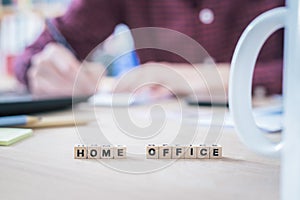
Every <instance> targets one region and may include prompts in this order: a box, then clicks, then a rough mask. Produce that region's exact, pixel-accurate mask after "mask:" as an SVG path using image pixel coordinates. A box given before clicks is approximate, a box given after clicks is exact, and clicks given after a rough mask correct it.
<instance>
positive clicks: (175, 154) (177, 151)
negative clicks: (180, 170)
mask: <svg viewBox="0 0 300 200" xmlns="http://www.w3.org/2000/svg"><path fill="white" fill-rule="evenodd" d="M184 154H185V147H184V146H181V145H175V146H173V148H172V158H175V159H176V158H184Z"/></svg>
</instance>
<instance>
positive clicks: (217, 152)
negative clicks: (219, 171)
mask: <svg viewBox="0 0 300 200" xmlns="http://www.w3.org/2000/svg"><path fill="white" fill-rule="evenodd" d="M209 148H210V150H209V158H211V159H215V158H222V147H221V146H220V145H217V144H213V145H211V146H210V147H209Z"/></svg>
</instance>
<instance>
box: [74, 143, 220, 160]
mask: <svg viewBox="0 0 300 200" xmlns="http://www.w3.org/2000/svg"><path fill="white" fill-rule="evenodd" d="M74 158H75V159H113V158H114V159H120V158H126V146H124V145H117V146H111V145H102V146H98V145H91V146H85V145H77V146H75V147H74ZM146 158H147V159H178V158H191V159H193V158H194V159H202V158H210V159H214V158H222V147H221V146H220V145H211V146H206V145H198V146H197V145H188V146H184V145H174V146H171V145H167V144H163V145H158V146H156V145H153V144H149V145H147V146H146Z"/></svg>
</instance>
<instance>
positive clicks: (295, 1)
mask: <svg viewBox="0 0 300 200" xmlns="http://www.w3.org/2000/svg"><path fill="white" fill-rule="evenodd" d="M299 10H300V0H287V2H286V6H285V7H279V8H275V9H272V10H269V11H267V12H265V13H263V14H262V15H260V16H258V17H257V18H256V19H255V20H254V21H253V22H251V23H250V24H249V26H248V27H247V28H246V30H245V31H244V33H243V34H242V36H241V38H240V40H239V42H238V44H237V47H236V49H235V52H234V55H233V59H232V64H231V72H230V83H229V105H230V111H231V114H232V116H233V118H234V121H235V125H236V129H237V132H238V134H239V136H240V138H241V139H242V141H243V142H244V143H245V144H246V145H247V146H249V147H250V148H251V149H253V150H255V151H256V152H259V153H262V154H265V155H270V156H281V199H283V200H293V199H297V200H299V199H300V89H299V88H300V11H299ZM280 28H284V70H283V99H284V131H283V136H282V141H281V142H279V143H273V142H271V141H270V140H268V139H267V138H266V137H265V136H264V135H265V134H264V132H263V131H262V130H260V129H259V128H258V127H257V126H256V124H255V121H254V118H253V115H252V110H251V109H252V108H251V87H252V76H253V71H254V66H255V62H256V59H257V56H258V53H259V51H260V49H261V47H262V45H263V44H264V42H265V41H266V39H267V38H268V37H269V36H270V35H271V34H272V33H273V32H275V31H276V30H278V29H280Z"/></svg>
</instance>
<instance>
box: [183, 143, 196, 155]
mask: <svg viewBox="0 0 300 200" xmlns="http://www.w3.org/2000/svg"><path fill="white" fill-rule="evenodd" d="M184 158H197V147H196V146H195V145H189V146H187V147H186V149H185V153H184Z"/></svg>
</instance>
